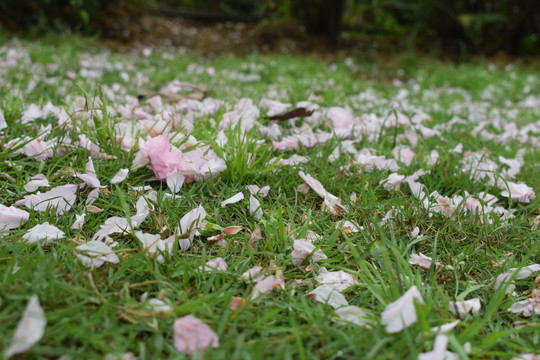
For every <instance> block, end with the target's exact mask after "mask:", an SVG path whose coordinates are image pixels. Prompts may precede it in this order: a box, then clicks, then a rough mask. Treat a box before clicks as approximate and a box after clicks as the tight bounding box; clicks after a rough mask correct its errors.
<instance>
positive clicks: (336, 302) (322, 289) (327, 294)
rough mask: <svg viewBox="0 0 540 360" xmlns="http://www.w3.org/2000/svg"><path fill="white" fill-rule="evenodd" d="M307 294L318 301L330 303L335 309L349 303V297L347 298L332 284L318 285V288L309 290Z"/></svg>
mask: <svg viewBox="0 0 540 360" xmlns="http://www.w3.org/2000/svg"><path fill="white" fill-rule="evenodd" d="M307 296H311V297H313V298H315V301H318V302H320V303H323V304H326V303H328V305H330V306H331V307H333V308H334V309H336V308H339V307H342V306H347V305H349V302H348V301H347V299H345V296H343V295H342V294H341V293H339V292H338V291H336V290H335V289H334V288H333V287H331V286H330V285H321V286H318V287H317V288H315V289H314V290H312V291H311V292H309V293H308V294H307Z"/></svg>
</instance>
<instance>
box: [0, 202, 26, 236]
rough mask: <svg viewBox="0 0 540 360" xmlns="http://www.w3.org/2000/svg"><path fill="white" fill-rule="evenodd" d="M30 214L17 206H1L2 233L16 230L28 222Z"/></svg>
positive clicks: (0, 222) (0, 223)
mask: <svg viewBox="0 0 540 360" xmlns="http://www.w3.org/2000/svg"><path fill="white" fill-rule="evenodd" d="M29 217H30V214H29V213H28V211H24V210H21V209H19V208H16V207H15V206H10V207H7V206H4V205H2V204H0V231H1V230H8V229H16V228H18V227H19V226H21V225H22V224H24V223H26V222H27V221H28V218H29Z"/></svg>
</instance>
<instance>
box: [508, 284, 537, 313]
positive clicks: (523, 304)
mask: <svg viewBox="0 0 540 360" xmlns="http://www.w3.org/2000/svg"><path fill="white" fill-rule="evenodd" d="M508 311H509V312H512V313H516V314H520V313H522V314H523V316H525V317H531V316H532V314H536V316H538V315H540V290H538V289H535V290H533V291H532V293H531V298H530V299H525V300H521V301H516V302H515V303H513V304H512V306H510V308H509V309H508Z"/></svg>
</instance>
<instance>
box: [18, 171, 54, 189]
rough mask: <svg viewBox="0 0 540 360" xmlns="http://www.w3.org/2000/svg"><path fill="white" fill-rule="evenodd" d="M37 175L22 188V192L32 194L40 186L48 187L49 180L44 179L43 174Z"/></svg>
mask: <svg viewBox="0 0 540 360" xmlns="http://www.w3.org/2000/svg"><path fill="white" fill-rule="evenodd" d="M38 175H42V176H39V177H38ZM38 175H36V176H34V178H35V179H34V178H33V179H34V180H31V181H29V182H28V183H26V184H25V185H24V186H23V188H24V190H26V191H28V192H34V191H36V190H37V189H38V188H40V187H42V186H43V187H49V180H47V179H46V178H45V175H43V174H38Z"/></svg>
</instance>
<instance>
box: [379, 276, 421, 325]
mask: <svg viewBox="0 0 540 360" xmlns="http://www.w3.org/2000/svg"><path fill="white" fill-rule="evenodd" d="M414 299H416V300H418V302H419V303H421V304H423V303H424V300H423V299H422V295H421V294H420V292H419V291H418V288H417V287H416V286H413V287H411V288H410V289H409V290H407V292H406V293H405V294H403V296H402V297H400V298H399V299H397V300H396V301H394V302H393V303H390V304H388V305H387V306H386V308H385V309H384V311H383V313H382V315H381V323H382V324H383V325H384V326H385V328H386V331H387V332H389V333H397V332H400V331H401V330H403V329H404V328H406V327H409V326H410V325H411V324H413V323H415V322H416V321H417V320H418V318H417V316H416V309H415V307H414Z"/></svg>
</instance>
